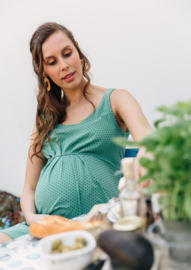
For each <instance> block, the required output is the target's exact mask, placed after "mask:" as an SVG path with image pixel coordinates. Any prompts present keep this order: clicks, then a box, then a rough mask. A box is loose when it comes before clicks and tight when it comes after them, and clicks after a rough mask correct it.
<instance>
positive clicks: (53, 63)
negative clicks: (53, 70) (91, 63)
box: [48, 52, 72, 66]
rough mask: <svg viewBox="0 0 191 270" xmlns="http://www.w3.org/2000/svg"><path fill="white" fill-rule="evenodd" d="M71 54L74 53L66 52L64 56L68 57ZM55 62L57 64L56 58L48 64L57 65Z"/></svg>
mask: <svg viewBox="0 0 191 270" xmlns="http://www.w3.org/2000/svg"><path fill="white" fill-rule="evenodd" d="M71 54H72V52H69V53H66V54H64V57H65V58H67V57H69V56H70V55H71ZM55 64H56V60H54V61H52V62H51V63H49V64H48V65H50V66H53V65H55Z"/></svg>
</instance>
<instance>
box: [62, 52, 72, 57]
mask: <svg viewBox="0 0 191 270" xmlns="http://www.w3.org/2000/svg"><path fill="white" fill-rule="evenodd" d="M71 54H72V52H69V53H66V54H64V57H66V58H67V57H69V56H70V55H71Z"/></svg>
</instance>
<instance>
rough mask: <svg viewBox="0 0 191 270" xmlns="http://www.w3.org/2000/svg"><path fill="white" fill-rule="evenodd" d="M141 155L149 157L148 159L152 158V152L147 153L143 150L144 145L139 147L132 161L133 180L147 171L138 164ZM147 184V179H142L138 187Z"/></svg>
mask: <svg viewBox="0 0 191 270" xmlns="http://www.w3.org/2000/svg"><path fill="white" fill-rule="evenodd" d="M142 157H146V158H149V159H152V158H153V155H152V153H148V152H146V151H145V147H141V148H140V150H139V152H138V154H137V157H136V159H135V163H134V172H135V181H138V179H139V178H140V177H141V176H144V175H145V174H146V173H147V170H146V169H145V168H144V167H142V166H141V164H140V159H141V158H142ZM148 185H149V179H148V180H146V181H143V182H141V183H140V184H139V187H140V188H145V187H147V186H148Z"/></svg>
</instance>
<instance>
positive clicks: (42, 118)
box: [30, 22, 95, 162]
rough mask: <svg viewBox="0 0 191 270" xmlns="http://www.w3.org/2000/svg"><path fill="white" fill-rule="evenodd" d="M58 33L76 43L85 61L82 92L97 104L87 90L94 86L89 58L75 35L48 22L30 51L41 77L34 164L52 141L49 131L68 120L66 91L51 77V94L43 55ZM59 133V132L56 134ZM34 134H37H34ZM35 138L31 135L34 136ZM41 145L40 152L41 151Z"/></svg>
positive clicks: (40, 30) (31, 43)
mask: <svg viewBox="0 0 191 270" xmlns="http://www.w3.org/2000/svg"><path fill="white" fill-rule="evenodd" d="M57 31H62V32H63V33H65V34H66V36H67V37H68V38H69V39H70V40H71V41H72V43H73V44H74V46H75V48H76V49H77V51H78V53H79V57H80V59H81V60H82V71H83V76H84V78H85V81H86V84H85V85H84V87H83V89H82V93H83V95H84V97H85V98H86V99H87V100H88V101H89V102H90V103H91V104H92V105H93V107H94V109H95V106H94V104H93V103H92V102H91V100H90V99H89V98H88V97H87V95H86V89H87V87H88V86H89V85H90V77H89V75H88V71H89V70H90V67H91V65H90V62H89V60H88V59H87V57H86V56H85V55H84V54H83V53H82V51H81V50H80V48H79V46H78V44H77V42H76V41H75V39H74V36H73V34H72V33H71V32H70V31H69V30H68V29H67V28H66V27H64V26H62V25H60V24H57V23H51V22H48V23H44V24H43V25H41V26H40V27H39V28H38V29H37V30H36V31H35V32H34V34H33V35H32V38H31V40H30V51H31V53H32V63H33V67H34V71H35V73H36V75H37V78H38V93H37V113H36V128H37V132H36V133H35V134H36V136H35V139H34V143H33V144H32V145H31V147H32V154H31V156H30V160H31V162H32V158H33V156H37V157H39V158H40V159H43V158H42V157H41V156H39V154H40V152H41V151H42V147H43V144H44V142H45V140H46V139H48V140H49V141H52V140H51V138H50V136H49V132H50V131H51V130H52V131H54V130H53V128H54V127H55V126H56V125H57V124H59V123H62V122H63V121H64V120H65V119H66V107H67V106H68V105H69V104H70V102H69V100H68V99H67V97H66V95H64V96H63V95H62V89H61V88H60V87H59V86H58V85H56V84H55V83H54V82H53V81H52V80H51V79H50V77H48V79H49V81H50V84H51V91H47V89H46V84H45V82H44V78H43V55H42V44H43V42H45V40H46V39H47V38H48V37H49V36H51V35H52V34H54V33H55V32H57ZM54 132H55V131H54ZM32 135H34V133H33V134H32ZM32 135H31V136H32ZM37 146H39V147H38V151H37Z"/></svg>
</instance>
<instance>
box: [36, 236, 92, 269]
mask: <svg viewBox="0 0 191 270" xmlns="http://www.w3.org/2000/svg"><path fill="white" fill-rule="evenodd" d="M77 237H83V238H84V239H85V240H86V242H87V246H86V247H85V248H82V249H77V250H73V251H68V252H65V253H58V254H50V252H51V248H52V243H53V242H54V241H55V240H56V239H60V240H61V241H62V244H64V245H66V246H72V245H73V244H74V243H75V241H76V238H77ZM38 247H39V249H40V253H41V256H42V258H43V259H44V260H45V263H46V265H47V266H48V269H50V270H63V269H65V270H81V269H83V268H84V267H86V266H87V265H88V264H89V263H90V262H91V260H92V257H93V252H94V249H95V247H96V241H95V239H94V237H93V236H92V235H91V234H90V233H89V232H86V231H71V232H64V233H59V234H54V235H51V236H47V237H45V238H43V239H41V240H40V241H39V244H38Z"/></svg>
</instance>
